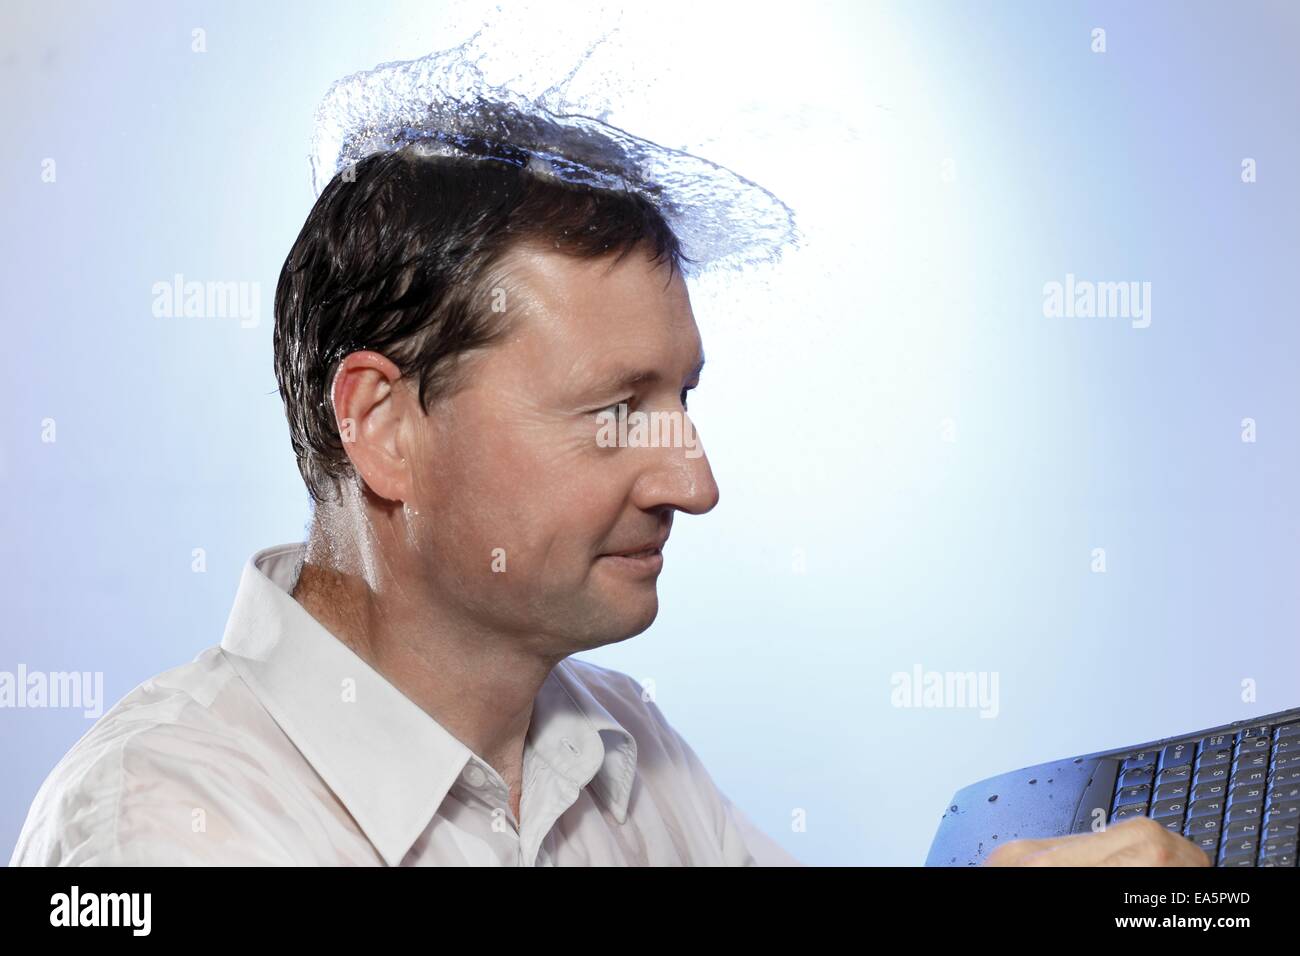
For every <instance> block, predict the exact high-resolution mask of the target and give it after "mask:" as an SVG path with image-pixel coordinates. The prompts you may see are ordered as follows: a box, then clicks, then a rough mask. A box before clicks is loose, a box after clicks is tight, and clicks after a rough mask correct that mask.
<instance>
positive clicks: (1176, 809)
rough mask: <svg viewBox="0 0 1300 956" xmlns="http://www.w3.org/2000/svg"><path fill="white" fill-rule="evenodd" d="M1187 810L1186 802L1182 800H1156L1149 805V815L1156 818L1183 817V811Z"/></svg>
mask: <svg viewBox="0 0 1300 956" xmlns="http://www.w3.org/2000/svg"><path fill="white" fill-rule="evenodd" d="M1186 810H1187V803H1186V801H1184V800H1157V801H1156V802H1155V803H1153V804H1152V805H1151V816H1152V817H1153V818H1154V819H1157V820H1164V819H1165V818H1166V817H1177V818H1178V819H1180V820H1181V819H1182V818H1183V813H1184V812H1185V811H1186Z"/></svg>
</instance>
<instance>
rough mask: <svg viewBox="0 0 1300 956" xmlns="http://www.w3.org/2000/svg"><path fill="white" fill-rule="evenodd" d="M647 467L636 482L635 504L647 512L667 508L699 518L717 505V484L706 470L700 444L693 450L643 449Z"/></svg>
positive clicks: (707, 466)
mask: <svg viewBox="0 0 1300 956" xmlns="http://www.w3.org/2000/svg"><path fill="white" fill-rule="evenodd" d="M641 452H642V453H643V454H646V455H649V456H651V459H652V461H651V462H648V463H647V464H649V465H650V466H649V467H647V468H646V470H645V471H643V472H642V473H641V476H640V478H639V480H638V481H637V488H636V504H637V506H638V507H640V508H642V509H643V510H646V511H649V510H652V509H654V508H657V507H662V506H664V505H670V506H671V507H673V508H676V509H678V510H679V511H685V512H686V513H687V514H693V515H702V514H705V513H706V512H709V511H712V510H713V509H714V508H715V507H717V504H718V498H719V492H718V483H717V481H715V480H714V478H713V469H712V468H710V467H709V456H708V455H706V454H705V453H704V445H703V443H701V442H699V441H698V435H697V436H696V444H695V447H694V448H690V447H685V448H674V447H667V448H643V449H641Z"/></svg>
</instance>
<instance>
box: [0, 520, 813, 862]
mask: <svg viewBox="0 0 1300 956" xmlns="http://www.w3.org/2000/svg"><path fill="white" fill-rule="evenodd" d="M301 554H302V545H300V544H286V545H280V546H277V547H274V548H267V549H264V550H262V551H258V552H257V553H256V554H254V555H253V556H252V557H251V558H250V559H249V561H248V563H247V564H246V565H245V567H244V570H243V576H242V578H241V580H240V584H239V590H238V593H237V595H236V598H235V604H234V607H233V609H232V611H231V614H230V618H229V621H228V623H227V625H226V632H225V635H224V637H223V638H222V641H221V643H220V645H218V646H216V647H211V648H208V649H206V650H204V651H203V652H202V653H200V654H199V655H198V657H196V658H195V659H194V660H193V661H192V662H190V663H188V664H185V665H182V666H180V667H177V668H174V669H172V670H169V671H166V672H165V673H162V674H159V675H158V676H156V677H154V678H152V679H150V680H147V681H145V682H144V683H143V684H141V685H139V686H138V687H136V688H135V689H134V690H133V691H131V692H130V693H129V694H128V695H127V696H126V697H124V698H123V699H122V700H121V701H119V702H118V703H117V704H116V705H115V706H114V707H113V708H112V709H111V710H109V711H108V712H107V713H106V714H104V716H103V717H101V718H100V719H99V721H97V722H96V724H95V725H94V726H93V727H92V728H91V729H90V730H89V731H88V732H87V733H86V735H85V736H84V737H82V738H81V740H79V741H78V742H77V743H76V744H75V745H74V746H73V748H72V749H71V750H70V751H69V752H68V753H67V754H66V755H65V756H64V758H63V759H62V760H61V761H60V762H59V763H58V765H57V766H56V767H55V768H54V770H53V771H52V772H51V773H50V775H49V777H48V778H46V780H45V782H44V783H43V784H42V786H41V788H40V790H39V792H38V793H37V795H36V799H35V801H34V802H33V804H32V807H31V809H30V811H29V813H28V816H27V820H26V823H25V825H24V826H23V830H22V833H21V834H20V836H19V838H18V844H17V847H16V848H15V850H14V854H13V858H12V860H11V861H10V863H11V865H41V866H55V865H69V866H77V865H108V866H112V865H125V866H134V865H218V866H224V865H249V864H251V865H285V866H293V865H358V866H383V865H389V866H398V865H401V866H473V865H488V866H496V865H501V866H581V865H593V866H602V865H609V866H623V865H639V866H645V865H649V866H679V865H691V866H701V865H703V866H740V865H772V866H783V865H789V866H797V865H800V863H799V861H798V860H796V859H795V858H793V857H791V856H790V855H789V854H788V853H786V852H785V851H784V850H783V849H782V848H781V847H780V846H779V845H778V844H777V843H776V842H775V841H774V840H772V839H771V838H770V837H768V836H767V835H766V834H764V833H763V832H762V831H761V830H759V829H758V828H757V827H756V826H755V825H754V823H753V822H752V821H751V820H750V819H749V818H748V817H747V816H746V815H745V814H744V813H743V812H742V811H741V810H740V808H738V807H737V806H735V805H734V804H732V803H731V801H730V800H729V799H728V798H727V797H726V795H725V794H724V793H723V792H722V791H721V790H719V789H718V787H717V786H715V785H714V782H713V780H712V779H711V777H710V775H709V773H708V772H707V771H706V770H705V768H704V766H703V765H702V764H701V762H700V760H699V758H698V757H697V756H696V754H695V753H694V751H693V750H692V749H691V747H690V746H689V745H688V744H687V743H686V741H685V740H684V739H683V738H682V737H681V736H680V735H679V734H678V733H677V732H676V731H675V730H674V729H673V728H672V727H671V726H670V725H669V724H668V722H667V720H666V719H665V718H664V715H663V713H662V711H661V710H660V709H659V707H658V706H657V705H656V704H655V703H654V701H648V700H644V699H643V694H642V688H641V686H640V685H639V684H638V683H637V682H636V681H635V680H633V679H632V678H631V677H629V676H627V675H625V674H621V673H619V672H617V671H614V670H610V669H608V668H604V667H600V666H597V665H595V664H592V663H590V662H587V661H581V660H578V659H576V658H572V657H571V658H568V659H567V660H565V661H562V662H561V663H560V664H558V665H557V666H556V667H555V668H554V669H553V670H552V672H551V674H550V675H549V676H548V677H547V679H546V681H545V682H544V683H543V685H542V687H541V689H540V691H539V692H538V695H537V698H536V701H535V703H534V708H533V717H532V723H531V725H530V727H529V730H528V734H527V738H526V741H525V745H524V765H523V781H522V790H521V798H520V799H521V803H520V817H521V818H522V823H520V822H519V821H517V820H516V819H515V816H514V813H513V812H512V810H511V807H510V803H509V794H508V791H507V788H506V786H505V784H504V782H503V780H502V778H501V776H500V775H499V774H498V773H497V772H496V771H495V770H494V769H493V768H492V767H491V766H489V765H488V764H487V763H486V762H485V761H483V760H481V759H480V758H479V757H478V756H477V755H476V754H474V753H473V752H472V751H471V750H470V749H469V748H468V747H466V746H465V745H464V744H463V743H461V742H460V741H459V740H458V739H457V738H456V737H454V736H453V735H452V734H451V733H450V732H448V731H447V730H446V729H444V728H443V727H442V726H441V725H440V724H439V723H438V722H437V721H435V720H434V719H433V718H432V717H431V716H429V714H427V713H426V712H425V711H424V710H423V709H421V708H420V707H418V706H417V705H416V704H415V703H414V702H412V701H411V700H410V699H409V698H407V697H406V696H405V695H403V694H402V693H401V692H400V691H399V690H397V688H396V687H394V686H393V685H392V684H390V683H389V682H388V681H387V680H385V679H384V678H383V677H382V676H381V675H380V674H379V673H378V672H377V671H375V670H373V669H372V668H371V667H370V666H369V665H368V664H367V663H366V662H365V661H363V660H362V659H361V658H360V657H358V656H357V655H356V654H355V653H354V652H353V651H352V650H351V649H350V648H348V647H347V645H345V644H344V643H343V642H342V641H339V640H338V639H337V638H335V637H334V636H333V635H332V634H330V633H329V632H328V631H327V630H326V629H325V628H324V627H322V626H321V625H320V623H319V622H317V621H316V619H315V618H313V617H312V616H311V615H310V614H309V613H308V612H307V611H306V610H305V609H304V608H303V607H302V606H301V605H300V604H298V602H297V601H295V600H294V599H293V597H292V591H293V586H294V584H295V583H296V578H297V573H298V569H299V567H300V561H301Z"/></svg>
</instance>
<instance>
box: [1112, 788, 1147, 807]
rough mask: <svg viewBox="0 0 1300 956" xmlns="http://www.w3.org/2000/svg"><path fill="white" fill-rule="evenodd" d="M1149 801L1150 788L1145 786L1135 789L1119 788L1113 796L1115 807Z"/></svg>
mask: <svg viewBox="0 0 1300 956" xmlns="http://www.w3.org/2000/svg"><path fill="white" fill-rule="evenodd" d="M1150 800H1151V788H1150V787H1149V786H1147V785H1146V784H1142V785H1140V786H1137V787H1121V788H1120V789H1119V791H1118V792H1117V793H1116V794H1115V806H1117V807H1119V806H1124V805H1125V804H1129V803H1147V802H1149V801H1150Z"/></svg>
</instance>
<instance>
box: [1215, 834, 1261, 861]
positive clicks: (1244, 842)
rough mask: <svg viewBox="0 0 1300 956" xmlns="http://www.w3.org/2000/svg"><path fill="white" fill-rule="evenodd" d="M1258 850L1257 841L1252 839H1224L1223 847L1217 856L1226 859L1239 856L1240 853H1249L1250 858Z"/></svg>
mask: <svg viewBox="0 0 1300 956" xmlns="http://www.w3.org/2000/svg"><path fill="white" fill-rule="evenodd" d="M1258 849H1259V841H1258V840H1257V839H1255V838H1254V837H1236V838H1234V839H1231V840H1229V839H1226V838H1225V839H1224V841H1223V846H1222V848H1221V849H1220V850H1219V856H1220V857H1221V858H1226V857H1230V856H1239V855H1240V854H1242V853H1249V854H1250V855H1251V856H1254V855H1255V852H1256V851H1257V850H1258Z"/></svg>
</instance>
